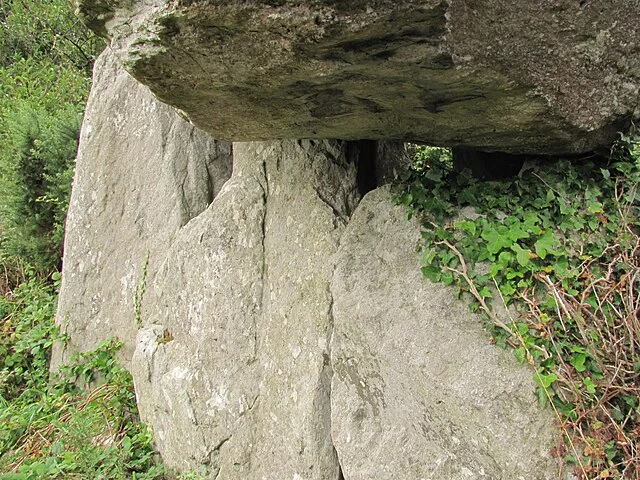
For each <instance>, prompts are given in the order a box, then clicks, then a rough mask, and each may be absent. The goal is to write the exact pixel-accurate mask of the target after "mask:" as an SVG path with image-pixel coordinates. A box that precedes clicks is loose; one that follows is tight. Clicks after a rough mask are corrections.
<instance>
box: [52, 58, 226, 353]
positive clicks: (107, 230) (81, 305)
mask: <svg viewBox="0 0 640 480" xmlns="http://www.w3.org/2000/svg"><path fill="white" fill-rule="evenodd" d="M231 167H232V162H231V144H229V143H221V142H216V141H215V140H213V139H212V138H211V137H210V136H209V135H207V134H205V133H202V132H200V131H199V130H197V129H196V128H195V127H193V126H192V125H190V124H189V123H188V122H187V121H185V120H184V119H182V118H181V117H180V116H179V115H177V114H176V113H175V111H174V110H173V109H172V108H171V107H168V106H167V105H164V104H162V103H160V102H159V101H158V100H156V99H155V97H154V96H153V95H152V94H151V93H150V92H149V90H148V89H147V88H146V87H144V86H142V85H140V84H139V83H138V82H137V81H136V80H134V79H133V78H132V77H131V76H130V75H129V74H128V73H126V72H125V71H124V69H123V68H122V67H121V66H120V63H119V61H118V59H117V58H116V57H115V55H113V53H112V52H111V51H110V50H106V51H105V52H104V53H103V54H102V55H101V56H100V58H99V59H98V60H97V61H96V64H95V67H94V80H93V88H92V90H91V95H90V97H89V102H88V104H87V108H86V111H85V118H84V123H83V126H82V131H81V134H80V146H79V151H78V158H77V163H76V172H75V179H74V185H73V190H72V195H71V203H70V206H69V213H68V216H67V225H66V232H67V233H66V237H65V249H64V269H63V280H62V287H61V291H60V297H59V303H58V313H57V323H58V324H59V325H61V326H62V328H63V330H65V331H66V333H67V334H68V335H70V343H69V345H68V347H69V348H68V349H67V350H66V351H62V350H61V348H57V349H56V350H55V352H54V356H53V365H54V366H55V365H57V364H59V363H60V362H62V361H65V360H66V359H68V357H69V355H70V354H71V353H73V352H75V351H85V350H89V349H91V348H93V347H95V346H96V345H97V344H99V343H101V342H102V341H104V340H106V339H108V338H111V337H118V338H120V339H121V340H123V341H124V342H125V348H124V357H125V358H126V359H130V358H131V355H132V353H133V348H132V347H133V345H134V339H135V337H136V333H137V327H136V313H135V310H136V308H135V305H134V304H135V301H134V297H135V292H136V290H140V289H141V288H142V285H143V284H144V283H150V282H152V281H153V278H154V277H155V271H156V266H157V265H158V264H159V263H160V261H161V259H163V258H164V255H165V252H166V250H167V249H168V248H169V245H170V244H171V242H172V241H173V237H174V235H175V234H176V232H178V230H180V228H181V227H183V226H184V225H185V224H186V223H187V222H189V220H190V219H192V218H193V217H195V216H197V215H198V214H200V213H201V212H202V211H203V210H204V209H205V208H206V207H207V205H209V204H210V203H211V201H212V200H213V198H214V197H215V196H216V194H217V193H218V191H219V190H220V188H221V187H222V185H223V184H224V182H225V181H226V180H227V179H228V178H229V177H230V175H231ZM147 259H148V260H147ZM147 262H148V267H147V269H146V270H147V271H146V278H142V277H143V270H145V263H147ZM143 300H145V301H143V303H142V305H141V307H142V309H145V308H146V306H147V305H148V304H149V303H150V302H149V300H150V299H149V298H144V297H143Z"/></svg>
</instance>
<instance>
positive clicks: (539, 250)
mask: <svg viewBox="0 0 640 480" xmlns="http://www.w3.org/2000/svg"><path fill="white" fill-rule="evenodd" d="M557 244H558V240H556V237H555V236H554V235H553V231H551V230H547V231H546V232H545V233H544V235H542V236H541V237H540V238H539V239H538V240H537V241H536V243H535V244H534V246H533V248H534V249H535V251H536V254H537V255H538V256H539V257H540V258H542V259H543V260H544V259H545V258H546V256H547V254H548V253H552V252H553V247H555V246H556V245H557Z"/></svg>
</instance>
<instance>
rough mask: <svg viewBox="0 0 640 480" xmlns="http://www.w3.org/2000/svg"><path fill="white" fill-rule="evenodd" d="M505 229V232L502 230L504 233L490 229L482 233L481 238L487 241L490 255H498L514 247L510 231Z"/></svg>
mask: <svg viewBox="0 0 640 480" xmlns="http://www.w3.org/2000/svg"><path fill="white" fill-rule="evenodd" d="M503 228H504V230H503V229H500V230H502V231H498V229H495V228H490V229H489V230H485V231H484V232H482V235H481V237H482V238H483V239H485V240H486V241H487V250H488V251H489V253H491V254H496V253H498V252H499V251H500V250H503V249H505V248H510V247H511V245H513V240H511V239H510V238H509V236H508V229H507V228H506V227H503ZM505 230H506V231H505Z"/></svg>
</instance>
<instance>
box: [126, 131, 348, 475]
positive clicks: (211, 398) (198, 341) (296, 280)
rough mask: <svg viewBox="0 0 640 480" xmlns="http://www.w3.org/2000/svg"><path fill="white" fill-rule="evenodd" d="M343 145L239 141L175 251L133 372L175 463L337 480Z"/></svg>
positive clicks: (214, 470)
mask: <svg viewBox="0 0 640 480" xmlns="http://www.w3.org/2000/svg"><path fill="white" fill-rule="evenodd" d="M342 147H343V144H342V143H340V142H335V141H333V142H329V141H321V142H312V141H302V142H297V141H288V142H283V143H278V142H276V143H264V144H262V143H254V144H234V158H235V166H234V169H235V172H234V177H233V178H232V180H231V181H230V182H228V183H227V184H226V185H225V187H224V188H223V190H222V192H221V193H220V195H219V196H218V197H217V198H216V199H215V200H214V202H213V204H212V205H211V207H209V209H207V211H206V212H204V213H203V214H201V215H200V216H199V217H198V218H197V219H195V220H193V221H192V222H191V223H190V224H189V225H187V227H185V228H184V229H183V230H182V231H181V232H180V236H179V238H178V239H177V240H176V242H175V243H174V244H173V246H172V248H171V249H170V250H169V252H168V253H167V259H166V261H165V264H164V265H163V267H162V269H161V273H160V274H159V276H158V281H157V282H156V285H154V286H153V288H154V289H157V292H158V297H160V298H161V299H162V300H161V301H160V303H158V305H157V306H156V307H155V308H153V309H152V310H151V312H152V313H151V314H150V315H148V316H145V323H147V324H148V325H149V326H147V327H145V328H143V329H142V330H141V331H140V333H139V335H138V343H137V347H136V352H135V354H134V358H133V362H132V368H133V373H134V379H135V382H136V389H137V391H138V396H139V404H140V409H141V413H142V415H143V418H145V419H146V420H147V421H149V422H150V423H151V425H153V427H154V430H155V432H156V439H157V442H158V445H159V447H160V450H161V451H162V452H163V453H164V454H165V457H166V459H167V460H168V461H169V462H170V463H171V464H177V465H180V466H181V467H189V466H193V465H194V464H196V465H197V464H207V465H208V466H209V469H210V471H211V474H212V478H216V475H218V476H219V477H218V478H237V479H259V478H262V477H263V476H264V475H267V477H268V478H314V479H318V480H320V479H337V478H338V462H337V459H336V454H335V451H334V449H333V444H332V442H331V433H330V428H331V422H330V401H329V400H330V387H331V366H330V363H329V340H330V339H329V337H330V334H331V314H330V312H331V295H330V294H329V283H330V281H331V275H332V273H333V254H334V253H335V251H336V249H337V247H338V240H339V238H340V235H341V233H342V231H343V230H344V226H345V224H346V221H347V219H348V217H349V214H350V212H351V211H352V209H353V208H354V207H355V205H356V203H357V200H358V193H357V188H356V169H355V163H354V162H352V161H351V162H350V161H349V158H348V157H347V156H346V155H345V151H344V150H343V148H342ZM327 199H331V200H327ZM177 285H179V286H180V287H179V288H176V286H177ZM165 332H166V333H165ZM163 338H171V340H170V341H165V342H164V343H163V340H162V339H163ZM268 472H271V473H268ZM296 475H299V477H296Z"/></svg>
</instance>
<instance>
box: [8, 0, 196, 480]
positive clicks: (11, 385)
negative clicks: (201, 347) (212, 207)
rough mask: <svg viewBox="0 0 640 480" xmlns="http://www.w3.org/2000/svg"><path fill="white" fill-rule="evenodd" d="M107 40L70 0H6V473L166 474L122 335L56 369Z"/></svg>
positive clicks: (26, 479) (23, 478)
mask: <svg viewBox="0 0 640 480" xmlns="http://www.w3.org/2000/svg"><path fill="white" fill-rule="evenodd" d="M102 46H103V44H102V41H101V40H100V39H98V38H96V37H95V36H94V35H92V34H91V33H89V32H88V30H86V29H85V27H84V26H83V25H82V24H80V22H79V21H78V20H77V19H76V18H75V16H74V15H73V13H72V12H71V5H70V2H68V1H67V0H47V1H41V0H1V1H0V260H1V262H2V266H3V269H2V276H1V278H0V294H1V296H0V479H7V480H10V479H16V480H17V479H20V480H30V479H34V480H35V479H38V480H40V479H54V478H79V479H86V478H95V479H125V478H126V479H159V478H166V476H167V475H168V472H167V471H166V469H165V468H164V467H163V466H162V464H160V463H159V462H157V459H156V455H155V453H154V451H153V449H152V438H151V434H150V432H149V431H148V430H147V429H146V428H145V426H144V425H142V424H141V423H140V421H139V418H138V413H137V407H136V402H135V394H134V391H133V385H132V381H131V376H130V375H129V374H128V373H127V372H126V371H125V370H124V369H122V368H120V367H119V366H118V364H117V362H116V360H115V353H116V351H117V350H118V348H119V344H118V343H117V342H114V341H110V342H106V343H105V344H103V345H101V346H100V347H99V348H98V349H96V350H95V351H93V352H89V353H87V354H84V355H80V356H77V357H75V358H74V359H73V360H72V362H71V364H70V365H68V366H66V367H64V368H63V369H62V370H60V371H59V372H57V374H56V375H55V376H52V375H51V374H50V372H49V361H50V355H51V348H52V345H53V344H54V342H61V341H64V340H65V338H64V336H63V335H61V334H60V333H59V332H58V329H57V328H56V326H55V324H54V320H53V318H54V313H55V308H56V300H57V291H58V287H59V280H60V275H59V273H58V269H59V265H60V261H61V258H62V253H63V252H62V240H63V230H64V219H65V214H66V209H67V204H68V202H69V192H70V185H71V178H72V176H73V166H74V158H75V155H76V150H77V142H78V135H79V129H80V120H81V115H82V109H83V106H84V104H85V102H86V98H87V95H88V91H89V86H90V74H91V68H92V65H93V60H94V58H95V56H96V55H97V54H98V52H99V51H100V49H101V48H102ZM80 386H82V388H81V387H80ZM191 478H195V477H193V476H192V477H191Z"/></svg>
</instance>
